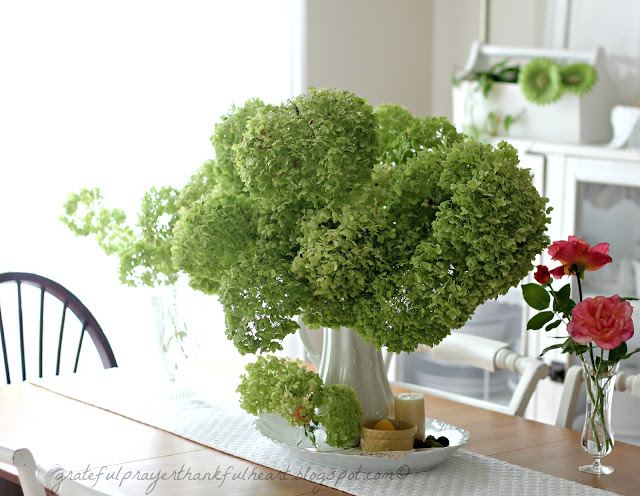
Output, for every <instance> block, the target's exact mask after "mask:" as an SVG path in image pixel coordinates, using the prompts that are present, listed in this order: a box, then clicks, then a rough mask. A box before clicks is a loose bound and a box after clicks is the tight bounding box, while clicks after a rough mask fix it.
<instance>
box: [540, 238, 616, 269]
mask: <svg viewBox="0 0 640 496" xmlns="http://www.w3.org/2000/svg"><path fill="white" fill-rule="evenodd" d="M548 251H549V255H551V258H552V259H553V260H557V261H558V262H560V263H561V264H562V265H560V266H559V267H556V268H555V269H553V270H552V271H551V275H552V276H553V277H555V278H556V279H560V278H561V277H562V276H564V275H570V274H578V273H582V272H584V271H585V270H598V269H600V268H602V267H603V266H605V265H606V264H608V263H609V262H611V257H610V256H609V243H600V244H597V245H596V246H594V247H593V248H591V245H590V244H589V243H587V242H586V241H585V240H584V239H582V238H577V237H575V236H569V241H555V242H554V243H553V244H552V245H551V246H550V247H549V250H548Z"/></svg>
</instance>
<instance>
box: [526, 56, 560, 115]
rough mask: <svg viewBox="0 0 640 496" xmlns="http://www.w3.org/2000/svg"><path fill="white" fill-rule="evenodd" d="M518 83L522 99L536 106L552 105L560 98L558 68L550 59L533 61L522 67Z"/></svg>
mask: <svg viewBox="0 0 640 496" xmlns="http://www.w3.org/2000/svg"><path fill="white" fill-rule="evenodd" d="M518 82H519V83H520V88H521V90H522V94H523V95H524V97H525V98H526V99H527V100H529V101H530V102H532V103H535V104H538V105H546V104H549V103H553V102H555V101H557V100H558V99H559V98H560V97H561V96H562V91H563V88H562V77H561V76H560V66H559V65H558V64H557V63H556V62H554V61H552V60H550V59H533V60H532V61H531V62H529V63H528V64H527V65H525V66H524V67H522V69H521V71H520V76H519V79H518Z"/></svg>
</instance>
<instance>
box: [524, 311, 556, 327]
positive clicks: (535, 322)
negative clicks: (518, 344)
mask: <svg viewBox="0 0 640 496" xmlns="http://www.w3.org/2000/svg"><path fill="white" fill-rule="evenodd" d="M553 315H554V314H553V312H551V311H546V312H540V313H539V314H537V315H534V316H533V317H531V319H529V322H528V323H527V329H531V330H533V331H537V330H538V329H542V326H543V325H545V324H546V323H547V322H549V321H550V320H551V319H552V318H553Z"/></svg>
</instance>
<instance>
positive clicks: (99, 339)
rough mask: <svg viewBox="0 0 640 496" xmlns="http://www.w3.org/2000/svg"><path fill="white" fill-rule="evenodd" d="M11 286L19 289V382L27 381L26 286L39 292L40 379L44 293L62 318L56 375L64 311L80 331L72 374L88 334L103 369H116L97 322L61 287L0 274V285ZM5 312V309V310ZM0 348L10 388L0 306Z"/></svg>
mask: <svg viewBox="0 0 640 496" xmlns="http://www.w3.org/2000/svg"><path fill="white" fill-rule="evenodd" d="M9 282H14V283H15V284H16V286H17V289H18V331H19V333H20V334H19V337H20V358H21V362H22V363H21V364H22V380H23V381H25V380H27V367H26V360H25V337H24V334H25V331H24V321H23V316H22V284H28V285H31V286H35V287H36V288H39V289H40V327H39V331H40V332H39V353H38V356H39V363H38V372H39V377H42V372H43V370H42V369H43V367H42V362H43V360H42V356H43V343H44V307H45V305H44V301H45V293H48V294H51V295H52V296H54V297H56V298H57V299H58V300H60V302H62V305H63V307H62V318H61V322H60V334H59V336H58V350H57V360H56V370H55V374H56V375H59V374H60V357H61V353H62V339H63V336H64V328H65V318H66V314H67V310H70V311H71V312H72V313H73V314H74V315H75V316H76V317H77V318H78V320H79V321H80V323H81V325H82V330H81V331H80V340H79V343H78V351H77V352H76V357H75V364H74V366H73V372H74V373H75V372H76V371H77V370H78V361H79V359H80V351H81V350H82V342H83V340H84V335H85V334H89V336H90V337H91V339H92V340H93V344H94V345H95V347H96V349H97V350H98V354H99V355H100V359H101V360H102V365H103V366H104V368H105V369H109V368H112V367H117V366H118V365H117V363H116V358H115V356H114V354H113V350H112V349H111V345H110V344H109V341H108V340H107V337H106V336H105V334H104V332H103V331H102V328H101V327H100V325H99V324H98V321H97V320H96V319H95V317H94V316H93V315H92V314H91V312H90V311H89V309H88V308H87V307H86V306H85V305H84V304H83V303H82V302H81V301H80V300H79V299H78V298H77V297H76V296H75V295H74V294H73V293H71V292H70V291H69V290H68V289H66V288H65V287H63V286H61V285H60V284H58V283H57V282H54V281H52V280H50V279H47V278H46V277H42V276H39V275H36V274H29V273H26V272H6V273H4V274H0V284H2V283H9ZM5 311H6V309H5ZM0 345H1V346H2V355H3V358H4V370H5V375H6V379H7V384H11V375H10V372H9V360H8V357H7V346H6V340H5V327H4V325H3V321H2V307H1V306H0Z"/></svg>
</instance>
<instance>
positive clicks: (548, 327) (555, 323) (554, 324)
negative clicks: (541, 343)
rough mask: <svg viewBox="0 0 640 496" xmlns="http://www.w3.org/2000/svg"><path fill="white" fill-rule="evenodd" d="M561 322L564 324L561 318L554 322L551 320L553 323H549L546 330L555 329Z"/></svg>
mask: <svg viewBox="0 0 640 496" xmlns="http://www.w3.org/2000/svg"><path fill="white" fill-rule="evenodd" d="M560 324H562V321H561V320H556V321H554V322H551V324H549V325H548V326H547V327H545V328H544V330H545V331H547V332H549V331H550V330H551V329H555V328H556V327H558V326H559V325H560Z"/></svg>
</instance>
